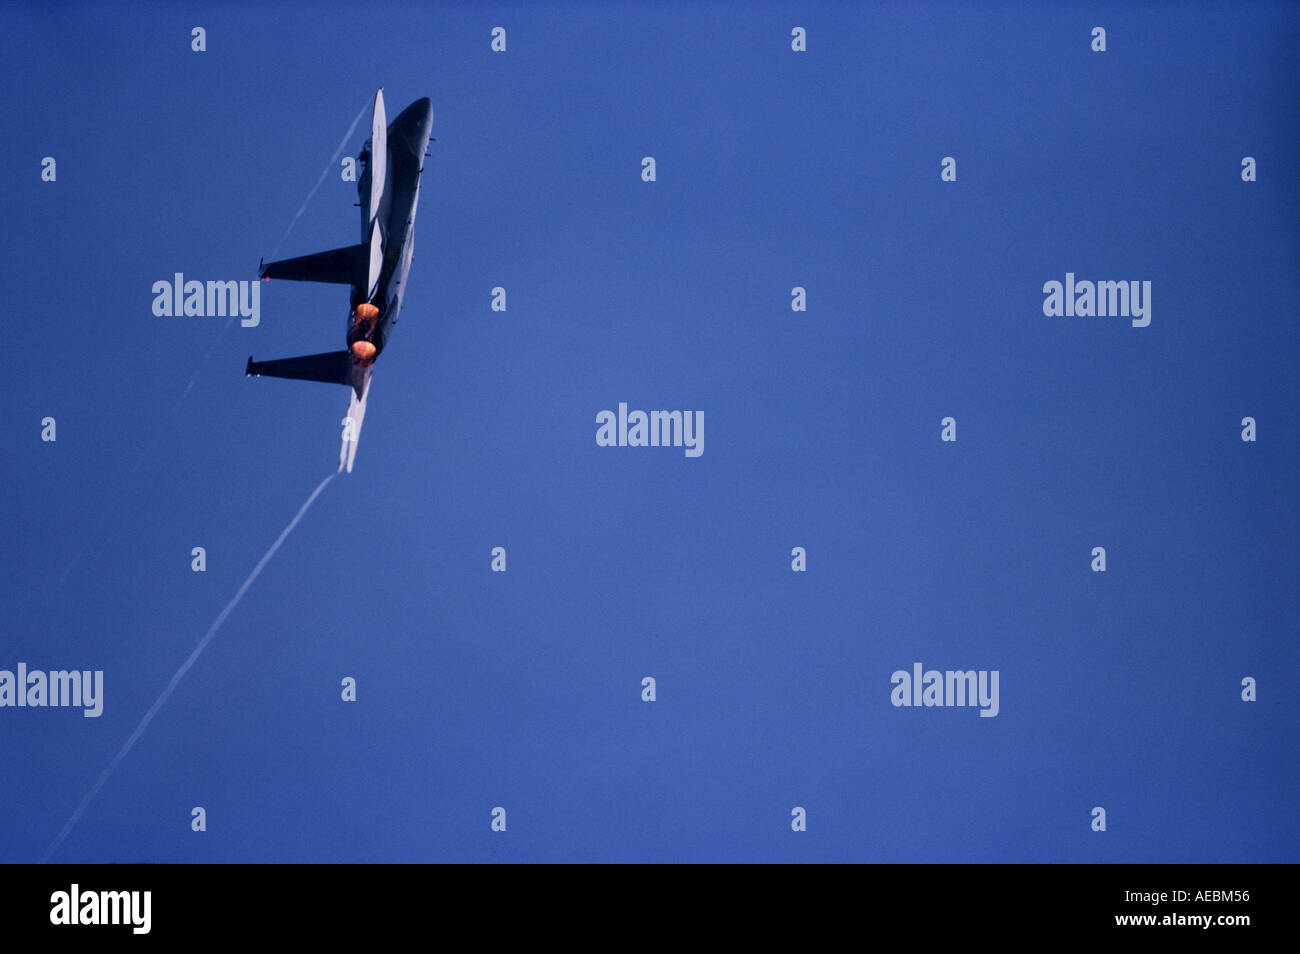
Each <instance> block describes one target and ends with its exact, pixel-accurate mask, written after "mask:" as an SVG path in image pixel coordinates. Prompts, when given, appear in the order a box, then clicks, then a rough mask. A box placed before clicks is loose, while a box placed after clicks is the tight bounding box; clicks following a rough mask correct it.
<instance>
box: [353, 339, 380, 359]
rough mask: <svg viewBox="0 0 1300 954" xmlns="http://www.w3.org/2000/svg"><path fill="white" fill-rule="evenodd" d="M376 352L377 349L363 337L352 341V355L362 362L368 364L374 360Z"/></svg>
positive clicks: (377, 351)
mask: <svg viewBox="0 0 1300 954" xmlns="http://www.w3.org/2000/svg"><path fill="white" fill-rule="evenodd" d="M378 353H379V349H378V348H376V347H375V346H374V345H373V344H371V343H370V342H369V341H366V340H365V339H364V338H360V339H358V340H357V341H354V342H352V357H354V358H356V359H357V361H359V362H361V363H362V364H368V363H370V362H371V361H374V360H375V355H376V354H378Z"/></svg>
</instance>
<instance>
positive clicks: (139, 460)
mask: <svg viewBox="0 0 1300 954" xmlns="http://www.w3.org/2000/svg"><path fill="white" fill-rule="evenodd" d="M236 317H238V316H236ZM234 324H235V317H232V318H231V319H230V320H229V321H227V322H226V326H225V327H224V328H222V329H221V334H219V335H217V338H216V340H215V341H213V342H212V346H211V347H209V348H208V353H207V354H205V355H204V356H203V360H202V361H200V362H199V366H198V367H197V368H195V369H194V374H192V375H191V376H190V383H189V384H187V385H185V390H184V391H182V392H181V396H180V397H178V398H177V399H176V403H175V404H173V405H172V409H171V412H170V413H168V415H167V416H166V417H165V418H163V421H162V425H161V426H160V427H159V428H157V429H156V430H155V431H154V443H153V446H155V447H156V446H157V445H158V443H159V442H160V441H161V440H162V436H163V434H164V433H166V429H167V426H168V425H169V424H171V421H172V418H174V417H175V416H176V412H177V411H179V410H180V407H181V405H182V404H184V403H185V398H186V397H188V396H189V393H190V392H191V391H193V390H194V385H195V384H197V383H198V380H199V375H200V374H202V373H203V369H204V368H206V367H207V366H208V360H209V359H210V358H211V357H212V353H213V352H214V351H216V350H217V345H219V344H221V339H222V338H224V337H225V336H226V332H227V331H229V330H230V329H231V328H232V327H233V326H234ZM151 456H152V455H151V454H138V455H137V456H136V459H135V466H134V467H132V468H131V473H130V475H129V476H128V477H127V487H134V486H135V480H134V478H135V475H136V474H137V473H139V472H140V468H141V467H143V466H144V462H145V460H146V459H148V458H150V457H151ZM125 494H126V490H125V489H123V490H119V491H118V493H117V499H116V500H115V501H114V503H117V502H118V500H120V499H121V497H122V496H124V495H125ZM116 512H117V507H105V508H104V509H103V510H102V511H100V514H99V520H98V521H97V522H96V523H95V526H94V528H93V529H92V530H91V531H90V533H88V534H86V542H85V543H83V544H82V545H81V549H80V550H78V551H77V555H76V556H74V557H73V558H72V562H70V563H69V564H68V565H67V566H66V567H65V568H64V570H63V575H62V576H60V577H59V585H60V586H62V585H63V583H64V581H65V580H67V578H68V574H69V573H71V572H72V568H73V567H75V566H76V565H77V563H78V561H80V560H81V558H82V556H83V555H84V554H85V552H86V551H87V550H89V549H90V547H91V546H92V545H93V544H94V543H95V542H96V541H97V540H98V539H99V532H100V531H101V530H102V529H104V523H105V522H106V521H107V520H108V518H109V517H110V516H111V515H113V514H114V513H116Z"/></svg>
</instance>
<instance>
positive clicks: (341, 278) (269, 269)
mask: <svg viewBox="0 0 1300 954" xmlns="http://www.w3.org/2000/svg"><path fill="white" fill-rule="evenodd" d="M258 277H259V278H284V279H288V280H289V281H294V282H331V283H333V284H335V285H361V286H362V287H365V286H366V285H367V284H368V283H369V277H370V243H369V242H365V243H363V244H361V245H349V246H347V247H346V248H333V249H330V250H329V251H328V252H315V253H313V254H311V255H300V256H299V257H298V258H285V259H281V260H280V261H278V262H267V263H266V264H264V265H263V266H262V270H261V272H260V273H259V274H258Z"/></svg>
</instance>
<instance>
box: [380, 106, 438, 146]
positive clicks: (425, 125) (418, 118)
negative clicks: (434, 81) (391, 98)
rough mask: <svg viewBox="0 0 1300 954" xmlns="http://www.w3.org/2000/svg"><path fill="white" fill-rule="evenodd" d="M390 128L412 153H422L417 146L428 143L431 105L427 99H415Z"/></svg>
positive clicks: (431, 124)
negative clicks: (408, 146)
mask: <svg viewBox="0 0 1300 954" xmlns="http://www.w3.org/2000/svg"><path fill="white" fill-rule="evenodd" d="M390 128H391V129H392V130H393V131H394V132H396V133H398V135H400V136H401V138H402V139H403V140H405V141H406V143H407V144H408V145H410V147H411V151H412V152H423V151H424V150H423V149H421V148H419V146H420V145H421V144H422V143H427V142H428V141H429V134H430V132H431V131H432V129H433V103H432V102H431V101H430V100H429V97H427V96H426V97H424V98H423V99H417V100H416V101H415V102H413V103H412V104H411V105H410V106H407V107H406V108H405V109H404V110H402V114H401V115H400V116H398V117H397V119H395V120H393V125H392V127H390Z"/></svg>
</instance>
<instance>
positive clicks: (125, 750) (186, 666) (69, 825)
mask: <svg viewBox="0 0 1300 954" xmlns="http://www.w3.org/2000/svg"><path fill="white" fill-rule="evenodd" d="M334 477H335V475H334V474H330V475H329V476H328V477H326V478H325V479H324V480H322V481H321V482H320V486H319V487H317V488H316V489H315V490H313V491H312V494H311V496H310V497H308V498H307V502H306V503H305V504H303V505H302V507H301V508H300V509H299V510H298V513H297V514H296V515H295V516H294V518H293V519H292V520H290V521H289V526H287V527H285V528H284V529H283V530H282V531H280V536H279V537H277V538H276V541H275V543H273V544H271V549H269V550H267V551H266V555H265V556H263V557H262V559H260V560H259V561H258V562H257V566H255V567H253V572H252V573H250V574H249V575H248V579H246V580H245V581H244V583H243V585H242V586H240V588H239V591H238V592H237V593H235V596H234V598H233V599H232V600H231V601H230V602H229V603H227V604H226V608H225V609H223V610H222V611H221V615H220V616H218V617H217V618H216V620H215V621H214V622H213V623H212V625H211V626H209V627H208V631H207V632H206V633H204V635H203V638H202V639H200V640H199V644H198V645H197V646H195V647H194V652H192V653H190V658H189V659H187V660H185V662H183V663H181V667H180V668H179V669H177V670H176V675H174V676H172V679H171V682H169V683H167V688H166V689H164V690H163V691H162V695H160V696H159V697H158V698H157V699H155V700H154V704H153V705H151V706H150V707H149V711H148V712H146V713H145V714H144V718H143V719H141V720H140V724H139V725H137V726H136V727H135V731H134V732H132V733H131V735H130V737H128V738H127V740H126V742H124V743H123V744H122V748H121V749H119V750H118V753H117V755H115V756H113V761H111V762H109V763H108V768H106V769H104V771H103V772H102V773H100V776H99V778H98V779H97V780H96V781H95V784H94V785H92V786H91V787H90V791H88V792H87V793H86V797H85V798H83V799H82V800H81V804H80V805H78V806H77V809H76V811H74V812H73V813H72V815H71V817H69V818H68V820H67V822H66V823H65V824H64V826H63V829H62V831H60V832H59V834H58V836H57V837H56V838H55V839H54V841H52V842H50V846H49V847H48V848H46V849H45V854H43V855H42V856H41V863H42V864H44V863H45V862H47V861H49V860H50V856H51V855H53V854H54V852H56V851H58V849H59V846H60V845H62V844H63V840H64V839H65V838H67V837H68V833H69V832H71V831H72V829H73V828H74V827H75V826H76V824H77V822H78V821H80V820H81V816H82V814H83V813H84V812H85V811H86V808H87V806H89V805H90V803H91V802H92V801H93V800H94V798H95V796H96V795H98V794H99V790H100V789H101V788H103V787H104V783H105V782H107V781H108V778H109V776H110V775H112V774H113V771H114V770H115V769H116V768H117V767H118V765H120V764H121V762H122V760H123V759H124V758H126V757H127V755H128V754H129V753H130V752H131V749H132V748H133V747H134V746H135V744H136V742H138V741H140V736H142V735H144V732H145V730H146V729H147V728H149V723H150V722H152V721H153V717H154V716H155V715H157V714H158V710H159V709H161V708H162V707H163V704H164V703H165V702H166V701H167V700H168V698H169V697H170V696H171V694H172V692H173V691H174V690H175V689H176V686H177V684H178V683H179V682H180V681H181V679H182V678H183V677H184V676H185V674H186V673H187V672H189V671H190V667H191V666H193V665H194V663H195V662H196V661H197V660H198V658H199V656H200V655H202V653H203V650H205V649H206V648H207V646H208V643H210V642H212V637H213V636H215V635H217V630H219V629H221V624H222V623H224V622H225V621H226V617H227V616H229V615H230V613H231V611H232V610H234V608H235V607H236V606H238V605H239V601H240V600H242V599H243V598H244V594H245V593H246V592H248V588H249V587H250V586H252V585H253V581H254V580H256V579H257V575H258V574H259V573H261V572H262V568H263V567H264V566H266V564H267V563H269V562H270V561H271V557H273V556H275V551H276V550H278V549H280V544H282V543H284V541H285V538H286V537H288V536H289V534H290V533H292V532H293V528H294V527H296V526H298V521H299V520H301V519H302V515H303V514H305V513H306V512H307V508H308V507H310V506H311V505H312V503H313V501H315V500H316V498H317V497H318V496H320V492H321V491H322V490H324V489H325V485H326V484H328V483H329V482H330V481H331V480H333V479H334Z"/></svg>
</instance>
